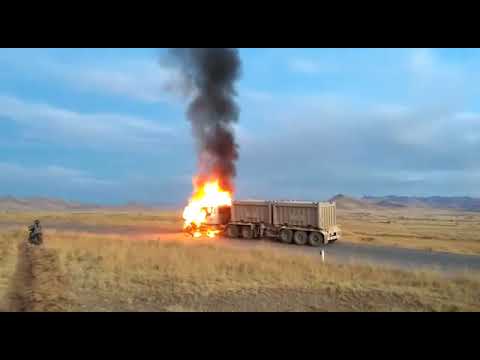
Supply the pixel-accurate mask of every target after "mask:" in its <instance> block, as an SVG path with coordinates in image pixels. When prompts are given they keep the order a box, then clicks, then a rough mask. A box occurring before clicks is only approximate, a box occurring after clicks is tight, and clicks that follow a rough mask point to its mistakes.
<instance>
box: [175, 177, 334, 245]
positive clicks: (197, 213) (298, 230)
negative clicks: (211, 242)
mask: <svg viewBox="0 0 480 360" xmlns="http://www.w3.org/2000/svg"><path fill="white" fill-rule="evenodd" d="M183 218H184V221H185V222H184V231H185V232H187V233H189V234H190V235H192V236H193V237H202V236H207V237H210V238H213V237H216V236H227V237H230V238H243V239H259V238H273V239H276V240H279V241H281V242H283V243H286V244H291V243H295V244H297V245H307V244H308V245H310V246H321V245H325V244H328V243H332V242H335V241H336V240H338V239H339V238H340V229H339V227H338V226H337V223H336V205H335V203H331V202H323V203H322V202H305V201H263V200H260V201H259V200H237V201H233V200H232V198H231V194H230V193H229V192H228V191H223V190H221V188H220V187H219V185H218V182H215V181H214V182H210V183H206V184H205V185H204V186H203V187H202V188H201V190H200V191H198V192H197V193H196V194H195V196H193V197H192V199H191V200H190V202H189V204H188V205H187V207H186V208H185V210H184V212H183Z"/></svg>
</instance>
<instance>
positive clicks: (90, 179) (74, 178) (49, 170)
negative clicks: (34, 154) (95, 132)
mask: <svg viewBox="0 0 480 360" xmlns="http://www.w3.org/2000/svg"><path fill="white" fill-rule="evenodd" d="M0 181H2V182H7V181H12V182H19V183H21V182H25V181H26V182H28V183H31V184H35V183H36V182H37V183H38V184H39V186H40V185H41V184H45V182H46V181H47V182H50V183H53V184H60V183H61V184H63V185H68V184H71V185H75V186H95V187H99V186H106V187H110V186H113V185H115V184H116V183H115V182H114V181H111V180H106V179H100V178H97V177H95V176H93V175H90V174H88V173H87V172H85V171H82V170H78V169H70V168H65V167H62V166H57V165H47V166H41V167H38V166H23V165H20V164H13V163H5V162H0Z"/></svg>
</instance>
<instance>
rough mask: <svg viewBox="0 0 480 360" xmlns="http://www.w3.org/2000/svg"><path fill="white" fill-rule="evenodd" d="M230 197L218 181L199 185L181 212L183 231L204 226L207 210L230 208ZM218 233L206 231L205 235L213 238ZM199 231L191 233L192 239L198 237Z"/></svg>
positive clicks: (210, 230)
mask: <svg viewBox="0 0 480 360" xmlns="http://www.w3.org/2000/svg"><path fill="white" fill-rule="evenodd" d="M231 205H232V196H231V194H230V192H229V191H226V190H223V189H222V188H221V187H220V185H219V181H218V180H212V181H207V182H205V183H204V184H202V185H200V186H199V187H198V188H197V190H196V192H195V194H194V195H193V196H192V198H191V199H190V201H189V203H188V205H187V206H186V207H185V209H184V210H183V219H184V229H185V228H189V227H192V226H193V227H194V228H199V227H200V226H201V225H202V224H205V222H206V219H207V216H208V212H209V209H211V208H216V207H219V206H231ZM218 233H219V231H217V230H212V229H208V230H207V233H206V235H207V236H208V237H210V238H213V237H215V236H216V235H217V234H218ZM201 235H202V234H201V232H200V231H195V232H194V233H193V236H194V237H200V236H201Z"/></svg>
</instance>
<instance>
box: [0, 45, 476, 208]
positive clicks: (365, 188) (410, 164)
mask: <svg viewBox="0 0 480 360" xmlns="http://www.w3.org/2000/svg"><path fill="white" fill-rule="evenodd" d="M163 51H164V50H161V49H0V196H2V195H13V196H18V197H26V196H48V197H61V198H64V199H68V200H77V201H87V202H101V203H122V202H126V201H142V202H174V203H181V202H182V201H185V200H186V199H187V198H188V196H189V195H190V192H191V177H192V175H193V174H194V173H195V169H196V157H195V149H194V143H193V139H192V138H191V135H190V127H189V123H188V122H187V121H186V118H185V110H186V107H187V104H188V99H185V98H183V97H182V96H181V95H180V94H178V93H172V92H169V91H167V85H168V84H172V83H174V82H175V80H176V79H177V78H178V74H176V73H175V72H174V71H173V70H172V69H171V68H167V67H165V66H163V65H162V63H161V61H160V59H161V56H162V52H163ZM240 55H241V59H242V63H243V69H242V78H241V80H240V81H239V83H238V85H237V90H238V102H239V104H240V108H241V115H240V121H239V123H238V125H237V127H236V134H237V139H238V142H239V145H240V159H239V162H238V176H237V179H236V186H237V197H242V198H245V197H254V198H295V199H308V200H317V199H325V198H328V197H330V196H332V195H335V194H337V193H345V194H350V195H354V196H362V195H386V194H398V195H419V196H428V195H456V196H458V195H470V196H480V190H479V187H478V183H479V181H478V180H480V161H479V160H478V156H477V154H478V151H479V149H480V103H479V100H478V99H480V97H479V95H480V88H479V87H478V86H477V84H478V83H479V75H478V74H479V70H480V62H479V61H478V60H480V51H479V50H477V49H240Z"/></svg>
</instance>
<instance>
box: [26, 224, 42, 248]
mask: <svg viewBox="0 0 480 360" xmlns="http://www.w3.org/2000/svg"><path fill="white" fill-rule="evenodd" d="M29 231H30V235H29V237H28V240H29V241H30V242H31V243H32V244H35V245H40V244H42V243H43V234H42V226H41V225H40V221H39V220H35V221H34V222H33V225H32V226H30V227H29Z"/></svg>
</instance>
